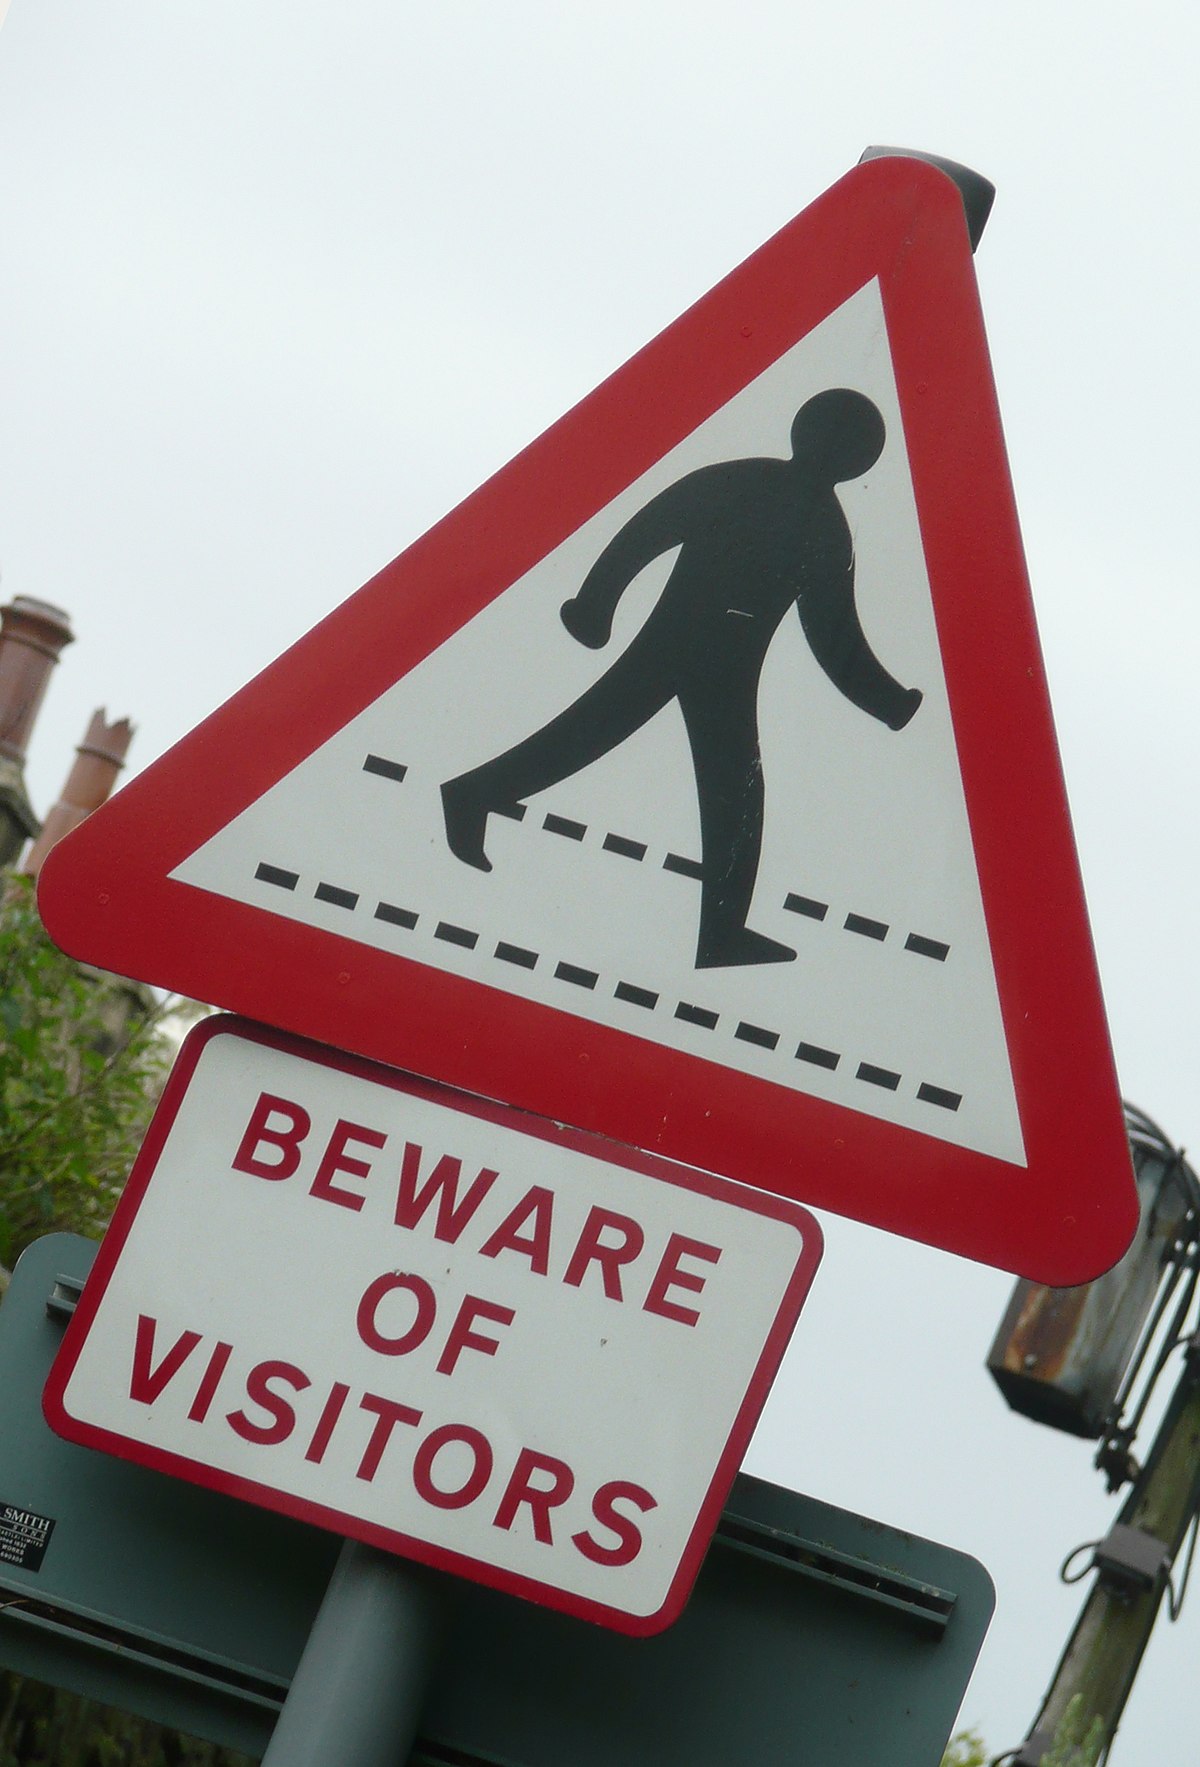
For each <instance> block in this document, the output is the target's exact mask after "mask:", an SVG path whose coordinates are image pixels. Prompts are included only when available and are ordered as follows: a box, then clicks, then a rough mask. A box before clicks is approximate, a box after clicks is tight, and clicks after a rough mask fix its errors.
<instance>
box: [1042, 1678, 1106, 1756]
mask: <svg viewBox="0 0 1200 1767" xmlns="http://www.w3.org/2000/svg"><path fill="white" fill-rule="evenodd" d="M1105 1741H1106V1738H1105V1734H1104V1720H1103V1719H1102V1718H1093V1719H1092V1721H1091V1723H1090V1724H1089V1723H1088V1721H1087V1713H1086V1711H1085V1709H1084V1704H1083V1695H1082V1694H1081V1693H1077V1694H1076V1695H1075V1697H1074V1699H1073V1700H1072V1701H1071V1702H1070V1704H1069V1705H1068V1707H1067V1709H1066V1711H1065V1712H1064V1713H1063V1717H1062V1723H1061V1724H1060V1725H1059V1727H1058V1729H1057V1730H1056V1731H1055V1733H1054V1741H1053V1742H1052V1743H1051V1744H1050V1749H1049V1752H1048V1753H1047V1754H1046V1755H1045V1756H1044V1758H1043V1760H1042V1767H1096V1763H1097V1761H1099V1759H1100V1754H1101V1751H1102V1750H1103V1748H1104V1744H1105Z"/></svg>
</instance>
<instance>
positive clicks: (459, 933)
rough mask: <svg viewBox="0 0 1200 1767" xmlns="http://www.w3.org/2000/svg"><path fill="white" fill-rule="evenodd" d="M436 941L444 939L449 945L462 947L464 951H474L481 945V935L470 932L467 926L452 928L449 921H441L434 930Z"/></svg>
mask: <svg viewBox="0 0 1200 1767" xmlns="http://www.w3.org/2000/svg"><path fill="white" fill-rule="evenodd" d="M433 936H434V938H435V939H443V940H444V941H445V942H446V944H447V945H461V946H462V947H463V949H464V951H473V950H474V949H475V947H476V945H478V943H479V934H478V933H473V932H470V931H469V930H468V929H467V928H466V927H465V926H451V924H450V922H449V921H448V920H439V921H438V923H437V926H436V927H435V928H434V931H433Z"/></svg>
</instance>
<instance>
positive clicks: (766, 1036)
mask: <svg viewBox="0 0 1200 1767" xmlns="http://www.w3.org/2000/svg"><path fill="white" fill-rule="evenodd" d="M368 758H371V757H368ZM389 764H390V763H389ZM395 765H396V766H397V767H398V766H400V763H399V762H397V763H395ZM502 813H503V814H515V818H516V820H520V818H521V817H522V816H523V815H524V813H525V807H524V805H516V806H514V808H513V810H512V811H507V810H506V811H504V812H502ZM558 820H559V821H561V822H566V818H558ZM568 826H569V827H570V828H571V830H572V838H574V839H582V838H583V832H586V828H585V825H584V824H581V823H572V824H569V825H568ZM576 829H579V830H581V831H583V832H581V833H579V834H578V835H576V834H574V832H573V831H574V830H576ZM553 832H558V831H557V830H554V831H553ZM618 843H620V844H618ZM605 844H606V845H607V846H608V847H609V850H610V851H613V852H621V851H623V850H624V847H630V848H633V849H637V848H639V846H640V843H638V842H635V841H626V840H625V838H624V837H623V836H621V835H612V834H610V835H609V836H607V838H606V842H605ZM645 850H646V849H645V848H644V847H641V849H640V853H636V854H634V853H631V855H630V856H631V857H633V856H638V857H640V856H641V854H644V852H645ZM670 861H674V862H675V864H674V868H675V869H680V868H683V867H688V866H695V869H696V871H697V873H698V872H699V866H698V865H696V862H695V861H694V860H686V859H681V858H680V856H679V855H678V854H675V853H672V854H668V866H667V867H666V868H670ZM254 875H255V878H256V879H257V880H258V881H259V882H262V883H269V884H274V885H276V886H277V887H278V888H280V889H285V890H294V889H295V888H296V886H297V884H298V883H299V882H300V874H299V872H297V871H288V870H286V869H285V868H284V867H283V866H280V865H269V864H268V863H267V862H266V861H265V860H262V861H260V862H259V864H258V865H257V866H256V867H255V872H254ZM313 895H314V897H315V899H316V900H317V901H319V902H329V903H332V904H333V905H334V906H335V907H339V908H346V909H349V910H351V911H353V910H354V909H355V908H357V907H358V905H359V902H360V901H361V897H360V896H359V894H358V892H357V891H355V890H347V889H343V888H342V887H341V886H340V885H339V884H331V883H326V882H324V881H322V882H320V883H318V884H317V886H316V888H315V890H314V891H313ZM797 904H803V906H799V907H798V906H796V905H797ZM787 906H789V907H791V908H793V911H794V912H796V913H802V914H810V915H811V917H812V918H813V919H824V917H825V914H826V912H827V905H826V904H825V903H822V902H812V901H810V900H809V899H808V898H807V897H800V896H789V897H788V900H787ZM374 918H375V919H376V920H381V921H385V922H387V923H388V924H389V925H392V926H402V927H406V928H408V929H410V930H411V929H412V928H413V927H415V926H416V925H417V922H418V920H419V918H420V917H419V915H418V914H417V913H416V912H415V911H414V910H413V909H411V908H401V907H399V906H398V905H397V904H396V903H394V902H378V903H376V905H375V911H374ZM853 922H859V923H861V924H859V925H853V924H852V923H853ZM845 924H846V926H847V927H848V928H849V929H850V930H851V931H852V932H860V931H864V930H866V936H867V937H870V938H879V939H882V938H883V937H885V936H886V934H887V931H888V928H887V927H886V926H885V925H884V924H883V923H882V922H881V921H869V920H867V919H866V917H865V916H863V915H848V916H847V918H846V922H845ZM433 936H434V938H435V939H441V940H443V941H444V942H445V943H446V944H449V945H459V946H461V947H462V948H463V949H464V950H467V951H473V950H474V949H475V947H476V946H477V945H478V943H479V934H478V933H477V932H472V931H471V930H470V929H469V928H468V927H463V926H455V925H453V924H452V923H451V922H450V921H446V920H440V921H439V922H438V924H437V926H436V928H435V929H434V934H433ZM905 949H906V950H910V951H916V952H918V953H919V955H921V956H928V957H933V958H935V959H936V960H937V961H938V962H944V961H945V958H946V956H947V954H948V953H949V950H950V947H949V945H946V944H943V943H942V942H941V941H940V940H937V939H928V938H925V937H924V935H922V934H920V933H910V934H909V935H908V938H907V940H906V941H905ZM495 955H496V957H497V958H499V959H500V961H501V962H503V963H512V964H515V965H517V967H518V968H521V969H534V968H535V967H536V966H537V964H538V962H539V954H538V953H537V952H536V951H530V950H529V949H528V948H527V947H526V946H524V945H513V944H510V943H509V942H508V941H507V940H504V939H501V940H500V941H499V943H498V944H497V945H496V947H495ZM554 974H555V977H556V979H557V980H559V981H564V982H570V983H572V984H573V985H574V986H575V987H580V988H587V989H589V990H591V989H594V988H595V987H596V986H597V984H598V983H599V980H600V976H599V973H598V971H596V970H594V969H583V968H581V967H580V965H578V964H575V963H568V962H566V960H565V959H564V960H562V961H560V962H558V963H557V964H556V965H555V968H554ZM613 997H614V999H616V1000H621V1001H624V1002H625V1003H626V1004H628V1005H631V1006H640V1007H642V1008H644V1009H645V1010H646V1011H651V1012H652V1011H653V1010H654V1009H655V1008H656V1007H657V1006H658V1004H659V1002H660V999H661V996H660V995H658V994H657V993H655V992H654V991H653V990H652V989H650V988H642V987H639V986H638V985H637V983H635V982H618V983H617V984H616V986H615V988H614V989H613ZM674 1016H675V1017H676V1018H677V1019H680V1020H682V1021H683V1022H684V1023H685V1024H691V1025H698V1026H700V1028H701V1029H703V1030H706V1031H714V1030H716V1028H717V1025H718V1023H719V1022H720V1014H719V1013H716V1012H712V1011H711V1010H710V1009H709V1008H708V1007H704V1006H696V1005H694V1004H693V1003H692V1002H691V1001H688V1000H680V1001H679V1002H678V1003H677V1005H676V1007H675V1014H674ZM733 1035H734V1037H735V1038H737V1039H738V1040H740V1041H741V1042H743V1043H751V1044H754V1045H755V1046H756V1047H758V1048H760V1049H767V1050H774V1049H776V1048H777V1047H778V1045H779V1042H780V1034H779V1032H778V1031H769V1030H767V1029H765V1027H764V1026H762V1025H753V1024H750V1023H748V1022H747V1021H746V1020H744V1019H743V1020H741V1021H739V1023H738V1025H737V1026H736V1028H735V1030H734V1033H733ZM841 1059H842V1058H841V1056H840V1055H839V1054H838V1053H837V1051H836V1050H833V1049H824V1048H822V1047H821V1045H820V1044H817V1043H800V1044H798V1045H797V1048H796V1060H797V1061H805V1062H808V1063H810V1064H811V1065H812V1066H814V1067H819V1068H825V1069H826V1070H827V1071H829V1072H831V1073H832V1072H833V1071H834V1069H836V1068H837V1067H838V1066H839V1064H840V1062H841ZM855 1078H856V1079H859V1080H863V1081H865V1082H867V1083H868V1084H869V1085H872V1086H879V1087H882V1088H883V1089H884V1090H885V1091H888V1092H896V1091H897V1090H898V1089H899V1086H900V1082H901V1075H900V1074H898V1073H896V1072H895V1071H894V1070H893V1069H891V1068H881V1067H877V1066H876V1065H875V1064H874V1063H873V1062H867V1061H860V1062H859V1064H858V1067H857V1069H856V1070H855ZM916 1096H917V1098H918V1100H919V1101H920V1102H921V1103H922V1104H932V1105H936V1106H937V1107H938V1108H939V1109H941V1110H948V1111H956V1110H957V1109H958V1108H959V1106H960V1105H961V1103H962V1099H963V1095H962V1093H961V1092H952V1091H950V1090H949V1088H947V1087H945V1086H935V1085H933V1083H932V1082H931V1081H929V1080H922V1081H921V1083H920V1084H919V1086H918V1087H917V1092H916Z"/></svg>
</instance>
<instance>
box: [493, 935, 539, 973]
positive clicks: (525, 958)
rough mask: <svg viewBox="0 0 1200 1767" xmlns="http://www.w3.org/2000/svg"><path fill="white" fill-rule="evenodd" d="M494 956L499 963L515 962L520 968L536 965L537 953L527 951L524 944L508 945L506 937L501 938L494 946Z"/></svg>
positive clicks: (530, 967) (534, 966) (532, 967)
mask: <svg viewBox="0 0 1200 1767" xmlns="http://www.w3.org/2000/svg"><path fill="white" fill-rule="evenodd" d="M496 956H497V957H498V958H499V959H500V961H501V963H515V964H516V965H517V966H518V968H520V969H535V968H536V967H537V960H538V954H537V952H536V951H527V950H526V949H525V946H524V945H510V944H509V943H508V941H507V940H506V939H501V941H500V943H499V944H498V945H497V946H496Z"/></svg>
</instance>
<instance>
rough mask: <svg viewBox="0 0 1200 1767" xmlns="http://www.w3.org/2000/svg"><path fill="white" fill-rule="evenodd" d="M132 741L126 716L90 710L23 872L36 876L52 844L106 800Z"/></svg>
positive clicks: (101, 709) (26, 859) (130, 725)
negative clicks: (63, 781)
mask: <svg viewBox="0 0 1200 1767" xmlns="http://www.w3.org/2000/svg"><path fill="white" fill-rule="evenodd" d="M132 740H133V725H132V724H131V723H130V722H129V719H128V718H121V719H118V721H117V722H116V723H115V724H110V723H109V722H108V715H107V713H106V712H105V710H104V708H103V706H101V708H100V710H99V711H97V712H93V713H92V721H91V723H90V724H89V725H88V727H87V733H86V735H85V736H84V739H83V741H82V742H81V743H80V745H79V747H78V748H77V749H76V751H75V761H74V764H73V765H72V767H71V771H70V772H69V773H68V775H67V780H66V784H65V785H64V786H63V788H62V792H61V793H60V795H59V799H58V802H57V803H56V804H55V806H54V808H53V809H52V810H51V811H50V813H49V815H48V816H47V817H46V820H45V822H44V824H43V825H42V832H41V834H40V835H39V836H38V838H37V839H36V840H35V841H34V843H33V845H32V847H30V849H29V852H28V853H27V854H26V856H25V863H24V865H23V866H22V867H21V869H22V871H25V872H28V874H29V876H30V877H36V876H37V874H38V872H39V871H40V870H41V869H42V865H43V863H44V862H45V858H46V855H47V853H48V852H49V851H50V849H51V847H53V846H54V845H55V844H56V842H58V841H60V840H61V839H62V838H63V836H64V835H65V834H70V832H71V830H72V829H73V828H77V827H78V826H79V824H80V823H81V822H82V821H83V820H84V818H85V817H86V816H90V815H91V813H92V811H93V810H98V809H99V808H100V806H101V804H103V803H104V802H105V801H106V800H107V798H108V797H109V796H110V794H111V792H112V789H113V787H114V785H116V783H117V774H118V773H119V772H120V771H121V769H122V767H123V766H124V765H125V757H126V755H127V754H128V753H129V745H130V743H131V742H132Z"/></svg>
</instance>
